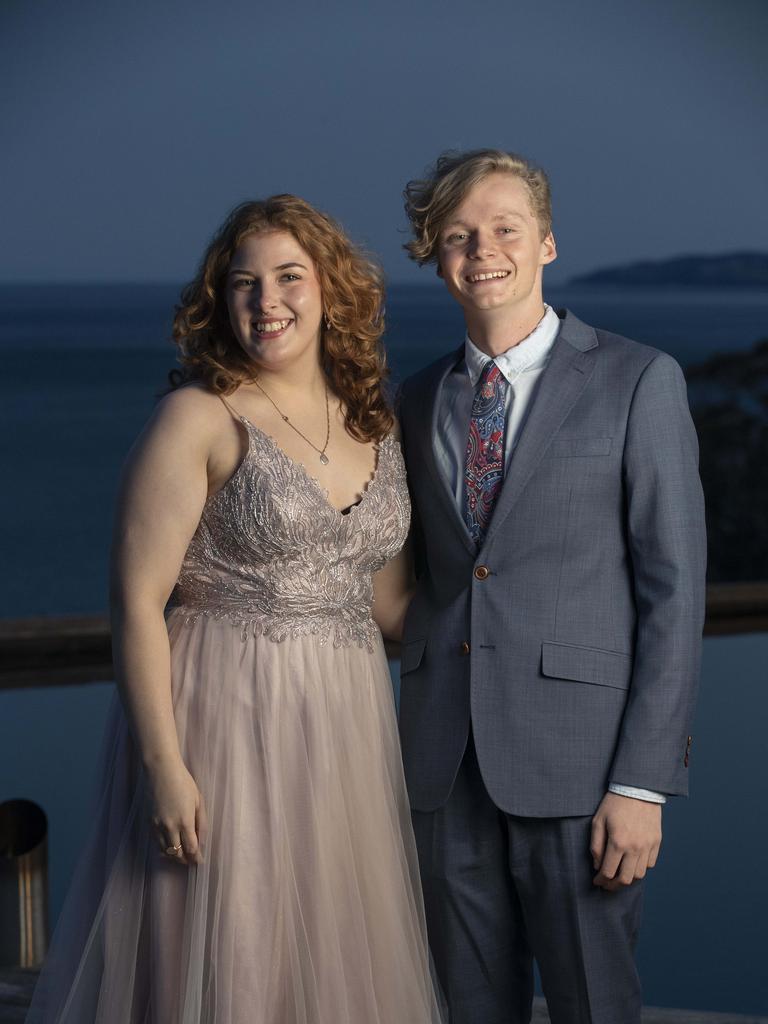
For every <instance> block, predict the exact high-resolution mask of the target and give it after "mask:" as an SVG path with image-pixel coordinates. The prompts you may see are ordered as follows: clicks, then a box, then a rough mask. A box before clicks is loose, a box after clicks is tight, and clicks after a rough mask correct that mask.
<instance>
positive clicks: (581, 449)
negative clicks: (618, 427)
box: [550, 437, 613, 458]
mask: <svg viewBox="0 0 768 1024" xmlns="http://www.w3.org/2000/svg"><path fill="white" fill-rule="evenodd" d="M612 441H613V438H612V437H556V438H555V439H554V440H553V441H552V447H551V448H550V451H551V453H552V455H554V456H555V457H556V458H568V457H576V456H585V455H610V454H611V442H612Z"/></svg>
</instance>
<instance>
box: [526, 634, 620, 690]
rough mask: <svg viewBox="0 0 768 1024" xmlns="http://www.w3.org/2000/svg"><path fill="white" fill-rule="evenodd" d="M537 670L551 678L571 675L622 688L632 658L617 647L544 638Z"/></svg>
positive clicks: (579, 679) (574, 678) (569, 676)
mask: <svg viewBox="0 0 768 1024" xmlns="http://www.w3.org/2000/svg"><path fill="white" fill-rule="evenodd" d="M541 672H542V675H545V676H548V677H549V678H551V679H573V680H575V681H576V682H579V683H595V684H597V685H598V686H613V687H616V689H619V690H626V689H627V688H628V687H629V683H630V679H631V677H632V658H631V657H630V656H629V655H628V654H622V653H621V652H620V651H604V650H601V649H600V648H598V647H579V646H577V645H576V644H561V643H557V642H556V641H554V640H545V641H544V643H543V644H542V645H541Z"/></svg>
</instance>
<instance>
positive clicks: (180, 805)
mask: <svg viewBox="0 0 768 1024" xmlns="http://www.w3.org/2000/svg"><path fill="white" fill-rule="evenodd" d="M150 789H151V794H152V825H153V827H154V830H155V839H156V840H157V845H158V846H159V848H160V850H161V851H162V852H163V853H164V854H165V855H166V856H167V857H168V858H169V859H170V860H174V861H176V862H177V863H179V864H187V865H189V864H202V863H203V855H202V846H203V844H204V843H205V837H206V834H207V831H208V821H207V818H206V813H205V804H204V802H203V796H202V794H201V792H200V790H199V789H198V788H197V784H196V783H195V780H194V779H193V778H192V776H191V775H190V773H189V772H188V771H187V768H186V766H185V765H184V762H183V761H181V760H179V761H178V762H175V763H174V764H172V765H170V766H166V767H163V768H162V769H158V770H157V771H155V772H153V773H152V774H151V775H150ZM172 847H175V848H176V849H175V852H174V850H173V849H172Z"/></svg>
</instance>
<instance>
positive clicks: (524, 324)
mask: <svg viewBox="0 0 768 1024" xmlns="http://www.w3.org/2000/svg"><path fill="white" fill-rule="evenodd" d="M545 312H546V307H545V306H544V301H543V299H542V300H540V301H539V302H537V303H533V304H530V305H528V306H527V307H526V309H524V310H522V309H521V310H512V311H510V310H498V311H496V310H482V312H481V315H478V314H477V311H473V313H472V315H470V314H469V313H467V311H466V310H465V315H464V319H465V321H466V324H467V333H468V334H469V336H470V338H471V339H472V341H473V343H474V344H475V345H476V346H477V347H478V348H479V349H480V351H481V352H484V353H485V354H486V355H487V356H490V357H491V359H493V358H495V357H496V356H499V355H501V353H502V352H506V351H507V350H508V349H510V348H514V346H515V345H519V344H520V342H521V341H523V340H524V339H525V338H527V337H528V335H529V334H531V333H532V332H533V331H534V330H535V329H536V327H537V326H538V324H539V323H540V322H541V319H542V317H543V316H544V313H545Z"/></svg>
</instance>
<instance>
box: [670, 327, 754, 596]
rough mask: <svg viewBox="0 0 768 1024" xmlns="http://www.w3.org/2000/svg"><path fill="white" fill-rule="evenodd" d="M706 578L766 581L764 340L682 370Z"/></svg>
mask: <svg viewBox="0 0 768 1024" xmlns="http://www.w3.org/2000/svg"><path fill="white" fill-rule="evenodd" d="M686 376H687V378H688V387H689V391H690V397H691V409H692V412H693V419H694V422H695V424H696V429H697V431H698V434H699V443H700V446H701V479H702V483H703V486H704V494H705V497H706V503H707V529H708V534H709V570H708V577H709V579H710V581H711V582H713V583H714V582H718V583H720V582H736V581H745V580H768V339H765V340H763V341H759V342H757V344H756V345H755V346H754V347H753V348H751V349H748V350H746V351H742V352H729V353H727V354H725V353H724V354H722V355H716V356H712V357H711V358H710V359H707V360H706V361H705V362H703V363H699V364H697V365H695V366H690V367H688V369H687V371H686Z"/></svg>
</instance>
